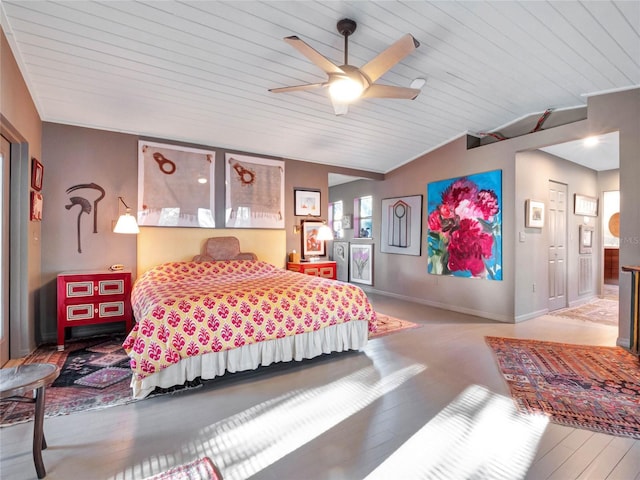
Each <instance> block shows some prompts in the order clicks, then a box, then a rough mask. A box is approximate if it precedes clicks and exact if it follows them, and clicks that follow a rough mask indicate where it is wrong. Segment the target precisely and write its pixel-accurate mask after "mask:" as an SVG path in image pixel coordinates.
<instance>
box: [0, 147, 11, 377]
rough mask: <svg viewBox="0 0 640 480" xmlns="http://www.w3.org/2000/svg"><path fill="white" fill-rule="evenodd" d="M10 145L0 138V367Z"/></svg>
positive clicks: (5, 354) (4, 338)
mask: <svg viewBox="0 0 640 480" xmlns="http://www.w3.org/2000/svg"><path fill="white" fill-rule="evenodd" d="M10 150H11V144H10V143H9V141H8V140H7V139H6V138H4V137H0V179H1V180H2V181H1V182H0V185H1V187H0V211H1V212H2V221H0V250H1V252H0V272H2V274H1V275H0V317H1V318H2V320H1V321H0V366H2V365H4V364H5V363H7V361H8V360H9V343H10V340H9V338H10V336H9V278H10V277H9V238H10V237H9V228H10V225H11V222H10V212H11V209H10V207H9V199H10V192H11V181H10V168H9V165H10V163H11V155H10Z"/></svg>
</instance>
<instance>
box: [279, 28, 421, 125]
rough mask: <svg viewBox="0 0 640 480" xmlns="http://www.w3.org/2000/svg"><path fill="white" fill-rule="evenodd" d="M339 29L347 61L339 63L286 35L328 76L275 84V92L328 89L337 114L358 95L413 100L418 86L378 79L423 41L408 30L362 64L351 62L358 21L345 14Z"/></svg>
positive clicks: (346, 107) (418, 90)
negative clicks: (322, 79)
mask: <svg viewBox="0 0 640 480" xmlns="http://www.w3.org/2000/svg"><path fill="white" fill-rule="evenodd" d="M337 28H338V32H340V34H341V35H343V36H344V65H340V66H338V65H336V64H335V63H333V62H332V61H331V60H329V59H328V58H326V57H325V56H324V55H322V54H320V53H318V52H317V51H316V50H314V49H313V48H312V47H310V46H309V45H307V44H306V43H305V42H304V41H302V40H300V38H298V37H297V36H295V35H293V36H291V37H285V39H284V41H285V42H287V43H288V44H289V45H291V46H292V47H294V48H295V49H296V50H298V51H299V52H300V53H302V54H303V55H304V56H305V57H307V58H308V59H309V60H311V61H312V62H313V63H314V64H316V65H317V66H318V67H320V68H321V69H322V70H323V71H324V72H325V73H326V74H327V75H328V77H329V78H328V79H327V81H326V82H323V83H309V84H305V85H296V86H293V87H281V88H272V89H270V90H269V91H270V92H273V93H284V92H294V91H299V90H313V89H317V88H325V87H328V89H329V98H330V99H331V103H332V104H333V109H334V111H335V114H336V115H344V114H346V113H347V111H348V107H349V104H350V103H352V102H354V101H355V100H357V99H358V98H401V99H407V100H413V99H415V98H416V97H417V96H418V95H419V94H420V89H419V88H404V87H395V86H391V85H381V84H378V83H375V81H376V80H378V79H379V78H380V77H381V76H382V75H384V74H385V73H386V72H387V71H388V70H389V69H391V67H393V66H394V65H395V64H396V63H398V62H399V61H400V60H402V59H403V58H405V57H406V56H407V55H409V54H410V53H411V52H413V51H414V50H415V49H416V48H418V47H419V46H420V43H419V42H418V41H417V40H416V39H415V38H413V36H412V35H410V34H406V35H404V36H403V37H402V38H400V40H398V41H396V42H395V43H394V44H392V45H391V46H390V47H388V48H387V49H386V50H384V51H383V52H382V53H380V54H378V55H377V56H376V57H375V58H374V59H373V60H371V61H369V63H367V64H366V65H364V66H363V67H360V68H357V67H354V66H353V65H349V61H348V56H349V35H351V34H352V33H353V32H355V30H356V22H355V21H353V20H351V19H348V18H344V19H342V20H340V21H339V22H338V24H337Z"/></svg>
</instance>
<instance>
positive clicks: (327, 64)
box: [284, 35, 344, 75]
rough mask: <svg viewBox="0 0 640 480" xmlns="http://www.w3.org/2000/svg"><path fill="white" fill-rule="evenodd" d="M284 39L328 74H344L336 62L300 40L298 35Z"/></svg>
mask: <svg viewBox="0 0 640 480" xmlns="http://www.w3.org/2000/svg"><path fill="white" fill-rule="evenodd" d="M284 41H285V42H287V43H288V44H289V45H291V46H292V47H293V48H295V49H296V50H298V51H299V52H300V53H301V54H303V55H304V56H305V57H307V58H308V59H309V60H311V61H312V62H313V63H315V64H316V65H317V66H318V67H320V68H321V69H322V70H324V71H325V72H326V73H327V74H330V73H338V74H342V75H344V72H343V71H342V69H341V68H340V67H338V66H337V65H336V64H335V63H333V62H332V61H331V60H329V59H328V58H327V57H325V56H324V55H322V54H320V53H319V52H317V51H316V50H314V49H313V48H311V47H310V46H309V45H307V44H306V43H305V42H304V41H302V40H300V39H299V38H298V37H297V36H296V35H293V36H291V37H285V39H284Z"/></svg>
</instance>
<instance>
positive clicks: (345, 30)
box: [337, 18, 357, 37]
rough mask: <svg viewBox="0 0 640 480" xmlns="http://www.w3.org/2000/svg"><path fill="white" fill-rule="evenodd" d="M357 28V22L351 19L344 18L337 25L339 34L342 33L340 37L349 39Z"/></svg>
mask: <svg viewBox="0 0 640 480" xmlns="http://www.w3.org/2000/svg"><path fill="white" fill-rule="evenodd" d="M356 27H357V24H356V22H355V21H353V20H351V19H350V18H343V19H342V20H340V21H338V25H337V28H338V32H340V35H343V36H345V37H348V36H349V35H351V34H352V33H353V32H355V31H356Z"/></svg>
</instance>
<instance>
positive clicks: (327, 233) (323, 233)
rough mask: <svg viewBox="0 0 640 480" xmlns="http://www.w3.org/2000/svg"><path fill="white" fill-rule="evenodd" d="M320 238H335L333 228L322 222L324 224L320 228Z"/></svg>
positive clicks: (323, 239) (322, 239)
mask: <svg viewBox="0 0 640 480" xmlns="http://www.w3.org/2000/svg"><path fill="white" fill-rule="evenodd" d="M318 240H321V241H325V240H333V232H332V231H331V229H330V228H329V227H328V226H327V225H326V224H324V223H323V224H322V226H321V227H320V228H319V229H318Z"/></svg>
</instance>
